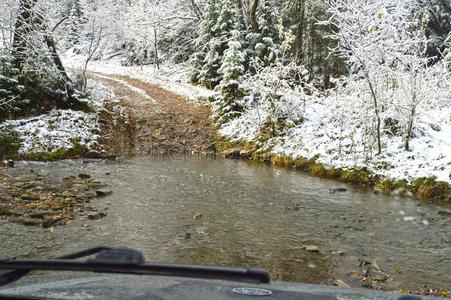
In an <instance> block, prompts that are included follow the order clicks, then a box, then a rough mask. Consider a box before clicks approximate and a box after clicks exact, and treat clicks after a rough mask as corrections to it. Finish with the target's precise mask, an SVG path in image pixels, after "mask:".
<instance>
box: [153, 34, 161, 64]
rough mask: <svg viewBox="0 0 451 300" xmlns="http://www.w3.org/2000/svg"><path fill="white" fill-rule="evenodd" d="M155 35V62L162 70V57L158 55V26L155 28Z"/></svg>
mask: <svg viewBox="0 0 451 300" xmlns="http://www.w3.org/2000/svg"><path fill="white" fill-rule="evenodd" d="M153 35H154V48H155V63H156V65H157V69H158V70H160V59H159V57H158V39H157V28H156V27H154V28H153Z"/></svg>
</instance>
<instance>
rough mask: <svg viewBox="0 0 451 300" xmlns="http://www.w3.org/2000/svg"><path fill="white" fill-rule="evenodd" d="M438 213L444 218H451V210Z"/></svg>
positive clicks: (442, 210) (441, 210) (440, 210)
mask: <svg viewBox="0 0 451 300" xmlns="http://www.w3.org/2000/svg"><path fill="white" fill-rule="evenodd" d="M437 213H438V214H439V215H441V216H444V217H451V210H449V209H439V210H438V211H437Z"/></svg>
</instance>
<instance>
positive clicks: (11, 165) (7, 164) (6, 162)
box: [2, 159, 14, 168]
mask: <svg viewBox="0 0 451 300" xmlns="http://www.w3.org/2000/svg"><path fill="white" fill-rule="evenodd" d="M2 164H3V166H4V167H6V168H14V161H13V160H11V159H7V160H4V161H3V163H2Z"/></svg>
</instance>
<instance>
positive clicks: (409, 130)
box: [404, 105, 416, 151]
mask: <svg viewBox="0 0 451 300" xmlns="http://www.w3.org/2000/svg"><path fill="white" fill-rule="evenodd" d="M415 114H416V106H415V105H412V108H411V110H410V115H409V123H408V124H407V131H406V140H405V142H404V149H405V150H406V151H409V150H410V139H411V137H412V129H413V119H414V118H415Z"/></svg>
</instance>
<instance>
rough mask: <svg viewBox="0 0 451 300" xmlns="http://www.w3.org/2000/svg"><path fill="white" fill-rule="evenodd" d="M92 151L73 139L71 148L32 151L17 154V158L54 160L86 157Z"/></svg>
mask: <svg viewBox="0 0 451 300" xmlns="http://www.w3.org/2000/svg"><path fill="white" fill-rule="evenodd" d="M90 153H92V152H91V151H90V150H89V149H88V148H87V147H86V146H85V145H82V144H80V142H79V141H77V140H73V141H72V147H71V148H59V149H58V150H56V151H52V152H34V153H27V154H22V155H19V156H18V158H20V159H24V160H34V161H55V160H60V159H70V158H79V157H86V156H89V154H90Z"/></svg>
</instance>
